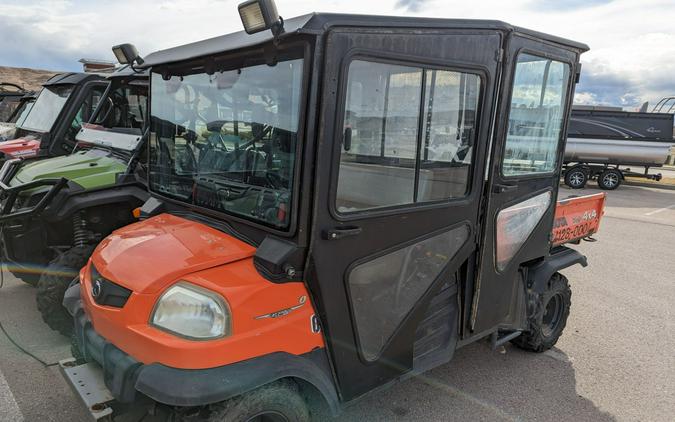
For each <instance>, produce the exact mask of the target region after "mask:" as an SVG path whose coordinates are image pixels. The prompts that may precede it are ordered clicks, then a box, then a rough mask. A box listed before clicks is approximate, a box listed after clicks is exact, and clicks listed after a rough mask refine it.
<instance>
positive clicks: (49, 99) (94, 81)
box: [0, 73, 108, 160]
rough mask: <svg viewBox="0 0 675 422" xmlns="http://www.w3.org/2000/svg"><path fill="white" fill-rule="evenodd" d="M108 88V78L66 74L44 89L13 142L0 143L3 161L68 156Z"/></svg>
mask: <svg viewBox="0 0 675 422" xmlns="http://www.w3.org/2000/svg"><path fill="white" fill-rule="evenodd" d="M107 86H108V81H107V80H106V78H105V76H102V75H98V74H92V73H63V74H58V75H56V76H53V77H52V78H50V79H49V80H48V81H47V82H45V83H44V84H43V85H42V87H43V88H42V90H41V91H40V93H39V94H38V96H37V98H36V99H35V102H34V103H33V105H32V107H31V109H30V110H29V112H28V113H27V114H26V115H25V116H24V117H23V118H22V119H21V121H18V122H17V123H16V130H15V132H14V133H13V136H12V139H9V140H7V141H5V142H2V143H0V153H1V154H2V155H1V157H2V160H7V159H11V158H23V159H34V158H44V157H55V156H59V155H66V154H69V153H71V152H72V151H73V149H74V148H75V145H76V144H77V139H76V138H77V134H78V132H79V130H80V128H81V127H82V124H83V123H86V122H88V121H89V119H90V118H91V116H92V114H93V113H94V111H95V110H96V107H97V106H98V103H99V101H100V100H101V97H102V96H103V92H104V91H105V90H106V88H107Z"/></svg>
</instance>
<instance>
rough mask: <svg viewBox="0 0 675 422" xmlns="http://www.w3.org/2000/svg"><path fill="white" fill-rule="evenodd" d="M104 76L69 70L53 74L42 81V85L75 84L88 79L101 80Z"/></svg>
mask: <svg viewBox="0 0 675 422" xmlns="http://www.w3.org/2000/svg"><path fill="white" fill-rule="evenodd" d="M103 79H105V77H104V76H103V75H99V74H97V73H84V72H70V73H59V74H58V75H54V76H52V77H51V78H49V80H47V82H45V83H43V84H42V86H54V85H77V84H81V83H84V82H87V81H90V80H103Z"/></svg>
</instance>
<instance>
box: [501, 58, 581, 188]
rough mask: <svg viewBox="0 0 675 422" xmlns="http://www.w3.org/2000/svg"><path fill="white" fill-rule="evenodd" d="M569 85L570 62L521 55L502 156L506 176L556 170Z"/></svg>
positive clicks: (503, 171)
mask: <svg viewBox="0 0 675 422" xmlns="http://www.w3.org/2000/svg"><path fill="white" fill-rule="evenodd" d="M569 84H570V66H569V65H568V64H567V63H563V62H559V61H555V60H551V59H547V58H543V57H538V56H535V55H532V54H527V53H521V54H519V56H518V61H517V64H516V71H515V76H514V80H513V93H512V96H511V106H510V111H509V122H508V131H507V135H506V143H505V147H504V154H503V159H502V160H503V161H502V173H503V176H505V177H518V176H528V175H538V174H542V175H543V174H551V173H553V172H554V170H555V168H556V165H557V158H558V147H559V145H560V142H561V140H562V139H561V138H562V136H561V133H562V129H563V123H564V118H565V114H564V113H565V104H566V103H567V95H568V94H567V93H568V92H569V90H568V87H569Z"/></svg>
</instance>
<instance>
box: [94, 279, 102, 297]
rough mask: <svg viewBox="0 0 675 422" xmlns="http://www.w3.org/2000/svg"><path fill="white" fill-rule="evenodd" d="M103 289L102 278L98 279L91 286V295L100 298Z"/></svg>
mask: <svg viewBox="0 0 675 422" xmlns="http://www.w3.org/2000/svg"><path fill="white" fill-rule="evenodd" d="M102 291H103V285H102V284H101V280H96V281H95V282H94V285H93V286H92V288H91V295H92V296H94V299H98V297H99V296H101V292H102Z"/></svg>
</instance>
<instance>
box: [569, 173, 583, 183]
mask: <svg viewBox="0 0 675 422" xmlns="http://www.w3.org/2000/svg"><path fill="white" fill-rule="evenodd" d="M583 180H584V177H583V175H582V174H581V173H579V172H575V173H572V175H571V176H570V183H572V185H573V186H580V185H581V183H582V182H583Z"/></svg>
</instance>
